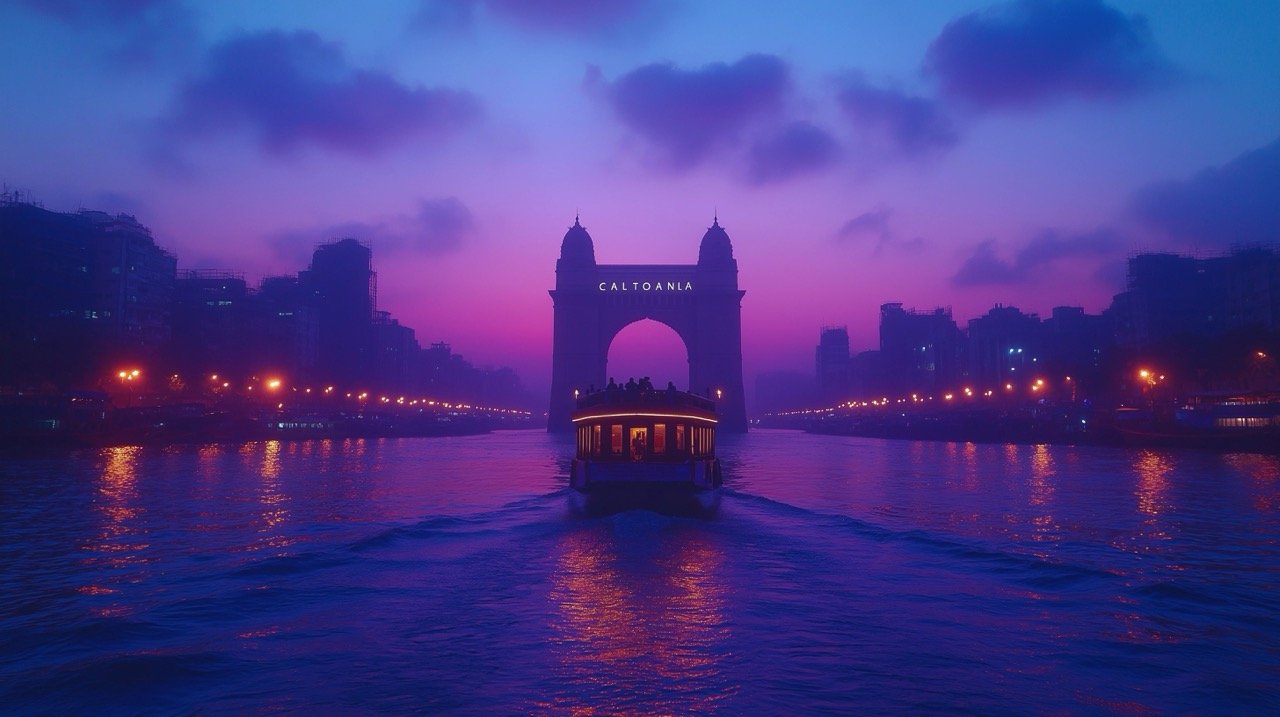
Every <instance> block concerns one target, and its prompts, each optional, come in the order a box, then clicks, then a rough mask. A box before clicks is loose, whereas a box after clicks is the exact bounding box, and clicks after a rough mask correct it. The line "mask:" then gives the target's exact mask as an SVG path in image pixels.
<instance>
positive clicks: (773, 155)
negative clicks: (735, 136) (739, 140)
mask: <svg viewBox="0 0 1280 717" xmlns="http://www.w3.org/2000/svg"><path fill="white" fill-rule="evenodd" d="M839 154H840V146H839V145H838V144H837V143H836V141H835V139H833V138H832V137H831V135H830V134H829V133H827V131H826V130H824V129H822V128H820V127H816V126H814V125H812V124H809V123H808V122H792V123H790V124H788V125H786V126H785V127H783V128H782V129H781V130H780V131H778V132H777V133H776V134H773V135H771V136H769V137H767V138H765V139H762V140H760V141H758V142H756V143H755V144H754V145H752V147H751V151H750V153H749V155H748V167H747V179H748V180H749V181H750V182H751V183H753V184H771V183H774V182H781V181H784V180H787V179H791V178H793V177H797V176H799V175H802V174H807V173H810V172H816V171H818V170H821V169H824V168H826V167H828V166H830V165H831V164H832V163H833V162H835V161H836V159H837V157H838V156H839Z"/></svg>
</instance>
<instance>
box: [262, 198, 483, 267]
mask: <svg viewBox="0 0 1280 717" xmlns="http://www.w3.org/2000/svg"><path fill="white" fill-rule="evenodd" d="M475 230H476V221H475V217H474V215H472V213H471V210H470V209H468V208H467V206H466V205H465V204H463V203H462V202H461V201H460V200H459V199H458V198H457V197H440V198H437V199H424V200H422V201H420V202H419V203H418V206H417V211H416V212H415V213H413V214H412V215H400V216H394V217H389V218H386V219H381V220H376V221H371V222H361V221H352V222H341V223H338V224H331V225H328V226H321V227H312V228H308V229H292V230H289V231H284V232H280V233H278V234H275V235H273V236H270V237H267V243H268V245H270V246H271V248H272V249H273V250H274V251H275V253H276V256H278V257H280V258H281V259H284V260H288V261H292V262H295V263H296V262H298V261H302V260H305V259H306V258H307V257H309V256H310V255H311V251H312V250H313V249H314V248H315V245H316V244H319V243H321V242H326V241H332V240H333V239H339V238H345V237H351V238H353V239H358V240H360V241H361V242H364V243H365V244H368V245H369V246H370V247H372V248H373V249H374V250H376V251H378V252H380V253H383V254H404V253H409V252H416V253H419V254H432V255H438V254H447V253H450V252H453V251H457V250H458V249H460V248H462V245H463V244H464V243H465V242H466V240H467V239H468V238H469V237H471V236H472V235H473V234H474V233H475Z"/></svg>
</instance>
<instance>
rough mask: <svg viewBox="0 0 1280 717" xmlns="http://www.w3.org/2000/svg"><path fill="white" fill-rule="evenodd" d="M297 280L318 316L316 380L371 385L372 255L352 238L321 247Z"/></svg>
mask: <svg viewBox="0 0 1280 717" xmlns="http://www.w3.org/2000/svg"><path fill="white" fill-rule="evenodd" d="M298 282H299V284H300V286H301V287H302V290H303V292H304V295H305V297H306V302H307V304H308V306H309V307H310V308H311V310H312V311H313V312H314V314H315V318H316V332H317V335H316V338H317V342H316V343H317V349H318V350H317V359H318V360H317V362H316V371H317V373H318V374H319V376H321V377H323V378H324V380H326V381H330V382H336V383H341V384H344V385H351V386H354V385H361V384H369V383H370V382H371V381H372V380H373V378H374V373H375V371H374V366H375V361H374V339H375V335H374V327H373V319H374V311H375V310H376V308H377V274H375V273H374V271H373V252H372V251H370V249H369V247H367V246H365V245H364V244H361V243H360V242H358V241H356V240H355V239H351V238H347V239H339V240H338V241H335V242H332V243H329V244H322V245H320V246H319V247H317V248H316V250H315V253H314V254H313V255H312V258H311V266H310V267H308V268H307V269H306V270H305V271H302V272H300V273H299V274H298Z"/></svg>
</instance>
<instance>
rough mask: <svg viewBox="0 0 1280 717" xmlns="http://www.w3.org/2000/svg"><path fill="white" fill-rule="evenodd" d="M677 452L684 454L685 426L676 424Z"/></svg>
mask: <svg viewBox="0 0 1280 717" xmlns="http://www.w3.org/2000/svg"><path fill="white" fill-rule="evenodd" d="M676 452H677V453H684V424H683V423H677V424H676Z"/></svg>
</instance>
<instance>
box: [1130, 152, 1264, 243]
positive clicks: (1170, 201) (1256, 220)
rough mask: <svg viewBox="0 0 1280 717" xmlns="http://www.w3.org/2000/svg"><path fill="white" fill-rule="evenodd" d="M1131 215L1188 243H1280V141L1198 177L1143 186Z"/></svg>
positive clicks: (1206, 171)
mask: <svg viewBox="0 0 1280 717" xmlns="http://www.w3.org/2000/svg"><path fill="white" fill-rule="evenodd" d="M1129 213H1130V214H1131V215H1132V216H1134V217H1135V218H1137V219H1138V220H1139V221H1140V222H1141V223H1142V224H1144V225H1145V226H1146V227H1147V228H1148V229H1151V230H1153V231H1155V232H1158V233H1160V234H1163V235H1164V236H1166V237H1168V238H1171V239H1174V240H1177V241H1182V242H1187V243H1195V244H1201V245H1206V244H1207V245H1216V246H1220V247H1223V248H1227V247H1229V246H1232V245H1248V244H1274V243H1277V242H1280V139H1276V140H1275V141H1273V142H1271V143H1270V144H1268V145H1266V146H1264V147H1260V148H1258V149H1254V150H1250V151H1248V152H1245V153H1244V154H1242V155H1240V156H1238V157H1236V158H1235V159H1233V160H1231V161H1230V162H1227V163H1226V164H1224V165H1222V166H1221V167H1210V168H1208V169H1205V170H1203V171H1201V172H1199V173H1198V174H1196V175H1195V176H1194V177H1192V178H1190V179H1187V180H1183V181H1173V182H1160V183H1157V184H1152V185H1150V186H1148V187H1145V188H1143V189H1141V190H1139V191H1138V192H1137V193H1136V194H1135V195H1134V198H1133V200H1132V202H1131V203H1130V206H1129Z"/></svg>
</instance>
